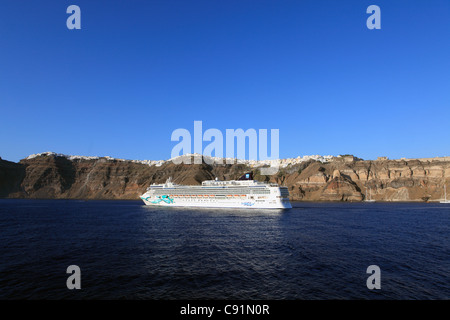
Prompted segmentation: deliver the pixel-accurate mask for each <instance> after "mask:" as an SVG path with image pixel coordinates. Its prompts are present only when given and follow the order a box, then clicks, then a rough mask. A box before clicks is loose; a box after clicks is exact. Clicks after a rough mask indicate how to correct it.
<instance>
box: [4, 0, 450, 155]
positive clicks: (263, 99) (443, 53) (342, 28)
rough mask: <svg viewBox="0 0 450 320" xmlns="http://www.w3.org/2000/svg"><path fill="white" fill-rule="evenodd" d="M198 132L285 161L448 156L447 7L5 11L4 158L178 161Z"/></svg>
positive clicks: (208, 1)
mask: <svg viewBox="0 0 450 320" xmlns="http://www.w3.org/2000/svg"><path fill="white" fill-rule="evenodd" d="M71 4H76V5H78V6H80V8H81V27H82V29H81V30H68V29H67V27H66V20H67V18H68V17H69V14H67V13H66V9H67V7H68V6H69V5H71ZM371 4H376V5H378V6H379V7H380V8H381V30H369V29H367V27H366V20H367V18H368V17H369V14H367V13H366V9H367V7H368V6H369V5H371ZM194 120H202V121H203V127H204V129H208V128H217V129H220V130H223V132H225V129H227V128H229V129H237V128H242V129H248V128H254V129H279V130H280V157H282V158H287V157H296V156H298V155H312V154H321V155H338V154H346V153H349V154H354V155H356V156H359V157H362V158H364V159H375V158H376V157H377V156H388V157H390V158H400V157H431V156H445V155H450V148H449V147H450V146H449V141H450V130H449V128H450V1H448V0H431V1H413V0H403V1H399V0H389V1H379V0H371V1H365V0H354V1H351V0H345V1H344V0H342V1H337V0H330V1H324V0H309V1H301V0H295V1H289V0H283V1H275V0H270V1H268V0H226V1H224V0H205V1H197V0H178V1H174V0H159V1H153V0H146V1H137V0H133V1H112V0H109V1H92V0H89V1H87V0H71V1H62V0H60V1H43V0H40V1H35V0H33V1H32V0H28V1H17V0H2V1H1V2H0V156H1V157H2V158H3V159H7V160H11V161H18V160H19V159H22V158H24V157H26V156H28V155H29V154H32V153H40V152H45V151H54V152H58V153H65V154H73V155H86V156H96V155H97V156H106V155H108V156H112V157H117V158H125V159H142V160H143V159H152V160H158V159H168V158H170V153H171V150H172V148H173V147H174V146H175V144H176V143H175V142H171V141H170V136H171V133H172V131H173V130H175V129H177V128H186V129H189V130H191V131H193V124H194Z"/></svg>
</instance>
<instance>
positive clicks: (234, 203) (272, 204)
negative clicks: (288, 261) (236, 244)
mask: <svg viewBox="0 0 450 320" xmlns="http://www.w3.org/2000/svg"><path fill="white" fill-rule="evenodd" d="M141 199H142V201H144V203H145V204H146V205H148V206H156V207H199V208H245V209H291V208H292V205H291V203H290V202H289V201H283V202H282V201H264V202H257V201H248V200H245V199H242V200H224V201H220V200H213V199H211V200H209V199H208V200H206V199H201V200H200V199H199V200H188V201H185V200H176V199H173V201H169V202H165V201H160V202H158V203H156V202H155V201H154V200H150V199H148V198H146V197H145V194H144V195H143V196H141ZM152 201H153V202H152Z"/></svg>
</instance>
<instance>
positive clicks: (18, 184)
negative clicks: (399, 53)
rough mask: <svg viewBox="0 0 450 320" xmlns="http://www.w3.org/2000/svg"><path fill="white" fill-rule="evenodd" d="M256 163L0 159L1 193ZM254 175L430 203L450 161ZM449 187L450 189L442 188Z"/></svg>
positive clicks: (229, 170)
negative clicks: (10, 160)
mask: <svg viewBox="0 0 450 320" xmlns="http://www.w3.org/2000/svg"><path fill="white" fill-rule="evenodd" d="M252 169H253V168H251V167H249V166H248V165H244V164H233V165H208V164H206V163H203V164H189V165H188V164H178V165H176V164H173V163H172V162H165V163H164V164H162V165H161V166H155V165H152V166H150V165H147V164H143V163H136V162H133V161H119V160H115V159H111V158H98V159H87V160H86V159H69V158H67V157H63V156H57V155H43V156H38V157H34V158H31V159H24V160H21V161H20V162H19V163H14V162H9V161H5V160H1V158H0V197H4V198H52V199H62V198H67V199H138V198H139V195H141V194H142V193H144V192H145V190H146V188H147V187H148V186H149V185H150V184H151V183H163V182H165V181H166V179H167V178H169V177H172V179H173V180H174V182H175V183H179V184H200V183H201V181H203V180H208V179H214V178H215V177H218V178H219V179H221V180H228V179H236V178H239V177H240V176H241V175H242V174H243V173H245V172H247V171H250V170H252ZM253 171H254V172H255V178H256V179H258V180H260V181H272V182H276V183H279V184H283V185H286V186H287V187H288V188H289V192H290V195H291V199H292V200H303V201H362V200H364V199H365V198H366V194H368V193H369V192H370V194H371V197H372V199H374V200H377V201H428V200H438V199H441V198H442V197H443V186H444V182H445V181H448V180H450V161H449V160H448V159H444V158H437V159H435V160H428V161H420V160H384V161H360V160H359V159H356V158H352V159H350V160H348V159H344V158H335V159H333V160H331V161H329V162H326V163H322V162H319V161H314V160H310V161H305V162H302V163H299V164H295V165H288V166H287V167H284V168H282V169H281V170H280V171H279V172H278V173H277V174H276V175H274V176H261V175H259V169H256V170H254V169H253ZM447 189H449V190H450V188H447Z"/></svg>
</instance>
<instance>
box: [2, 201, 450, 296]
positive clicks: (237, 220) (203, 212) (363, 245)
mask: <svg viewBox="0 0 450 320" xmlns="http://www.w3.org/2000/svg"><path fill="white" fill-rule="evenodd" d="M292 204H293V208H292V209H289V210H259V209H207V208H201V209H185V208H170V207H161V208H159V207H149V206H145V205H143V203H142V202H140V201H115V200H114V201H80V200H24V199H2V200H0V243H1V246H0V299H2V300H5V299H6V300H16V299H18V300H23V299H30V300H60V299H64V300H65V299H67V300H72V299H74V300H116V299H117V300H119V299H126V300H211V299H213V300H214V299H219V300H224V299H225V300H226V299H230V300H372V299H374V300H377V299H378V300H447V299H449V298H450V278H449V273H450V205H446V204H440V203H378V202H377V203H310V202H293V203H292ZM70 266H76V267H77V268H78V272H75V271H73V270H74V269H71V268H70ZM371 266H372V267H371ZM373 266H375V269H374V267H373ZM374 270H378V271H374ZM73 276H77V280H73V279H74V278H73ZM375 277H376V280H374V279H375ZM69 278H70V279H69ZM69 280H70V281H69ZM72 280H73V281H72ZM76 281H78V284H79V289H77V288H75V289H74V288H72V289H69V287H68V283H69V282H70V283H72V284H73V283H75V282H76ZM376 281H378V284H379V288H374V287H373V285H372V286H371V285H370V284H374V283H375V282H376Z"/></svg>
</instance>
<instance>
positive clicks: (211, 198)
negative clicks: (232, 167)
mask: <svg viewBox="0 0 450 320" xmlns="http://www.w3.org/2000/svg"><path fill="white" fill-rule="evenodd" d="M141 199H142V200H143V201H144V203H145V204H146V205H149V206H172V207H210V208H254V209H258V208H259V209H289V208H292V206H291V203H290V201H289V190H288V188H287V187H283V186H279V185H278V184H274V183H263V182H259V181H256V180H253V173H252V172H249V173H246V174H244V175H243V176H242V177H241V178H239V179H238V180H230V181H220V180H218V179H217V178H216V179H215V180H206V181H203V182H202V185H198V186H187V185H178V184H174V183H173V182H172V181H171V179H170V178H169V179H168V180H167V181H166V183H163V184H152V185H151V186H150V187H149V188H147V192H145V193H144V194H143V195H142V196H141Z"/></svg>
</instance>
